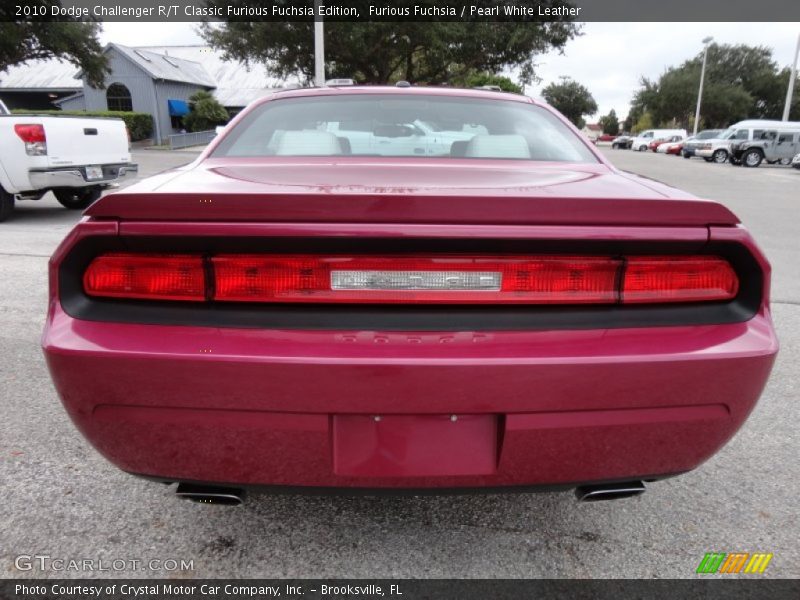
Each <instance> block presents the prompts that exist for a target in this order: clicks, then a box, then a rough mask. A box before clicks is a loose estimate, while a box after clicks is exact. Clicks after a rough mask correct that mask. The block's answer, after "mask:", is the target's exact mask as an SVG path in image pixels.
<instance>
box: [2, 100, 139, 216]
mask: <svg viewBox="0 0 800 600" xmlns="http://www.w3.org/2000/svg"><path fill="white" fill-rule="evenodd" d="M0 104H1V103H0ZM137 172H138V167H137V166H136V165H135V164H133V163H131V154H130V149H129V142H128V134H127V131H126V129H125V123H124V122H123V121H122V120H121V119H106V118H87V117H71V116H42V115H20V114H14V115H12V114H10V113H9V111H8V109H7V108H6V107H5V105H2V106H0V221H3V220H5V219H7V218H8V217H9V216H10V215H11V213H12V212H13V210H14V204H15V201H16V200H38V199H40V198H41V197H42V196H44V195H45V194H46V193H47V192H49V191H52V192H53V193H54V194H55V197H56V200H58V201H59V202H60V203H61V205H62V206H64V207H66V208H69V209H74V210H83V209H84V208H86V207H87V206H89V205H90V204H91V203H92V202H94V201H95V200H97V199H98V198H99V197H100V194H101V193H102V191H103V190H104V189H105V188H107V187H109V186H110V185H111V184H113V183H115V182H117V181H119V180H120V179H122V178H125V177H130V176H133V175H136V174H137Z"/></svg>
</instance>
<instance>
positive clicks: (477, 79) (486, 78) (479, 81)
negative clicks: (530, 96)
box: [453, 73, 523, 94]
mask: <svg viewBox="0 0 800 600" xmlns="http://www.w3.org/2000/svg"><path fill="white" fill-rule="evenodd" d="M453 83H454V84H455V85H460V86H463V87H467V88H474V87H481V86H484V85H496V86H497V87H499V88H500V89H501V90H503V91H504V92H512V93H514V94H521V93H522V92H523V89H522V86H520V85H517V84H516V83H514V82H513V81H512V80H511V79H509V78H508V77H504V76H503V75H492V74H491V73H471V74H469V75H468V76H467V77H465V78H464V79H463V80H459V81H454V82H453Z"/></svg>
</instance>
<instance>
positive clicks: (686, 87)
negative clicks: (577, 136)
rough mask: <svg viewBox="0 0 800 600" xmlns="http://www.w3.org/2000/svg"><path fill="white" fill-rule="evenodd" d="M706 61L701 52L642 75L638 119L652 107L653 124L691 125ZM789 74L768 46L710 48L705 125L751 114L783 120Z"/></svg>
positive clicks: (634, 104) (635, 102) (720, 124)
mask: <svg viewBox="0 0 800 600" xmlns="http://www.w3.org/2000/svg"><path fill="white" fill-rule="evenodd" d="M702 61H703V56H702V53H701V54H699V55H698V56H696V57H694V58H692V59H690V60H687V61H685V62H684V63H682V64H681V65H679V66H677V67H670V68H668V69H667V70H666V71H665V72H664V73H663V74H662V75H661V76H660V77H659V78H658V79H657V80H649V79H646V78H642V80H641V82H640V88H639V90H637V92H636V94H635V95H634V99H633V102H632V104H631V113H632V114H634V115H635V116H636V118H639V117H641V115H642V114H643V113H644V112H645V111H649V112H650V113H651V115H652V117H653V121H654V122H655V123H661V124H667V123H674V124H680V125H682V126H684V127H688V126H690V125H691V124H692V123H693V119H694V113H695V108H696V106H697V91H698V87H699V85H700V71H701V68H702ZM788 77H789V73H788V69H784V70H783V71H780V72H779V71H778V66H777V63H776V62H775V61H774V60H773V59H772V50H771V49H769V48H766V47H763V46H746V45H743V44H737V45H719V44H712V45H711V46H709V48H708V62H707V65H706V80H705V84H704V86H703V101H702V106H701V113H700V115H701V125H702V126H703V127H726V126H728V125H729V124H730V123H732V122H735V121H740V120H742V119H745V118H747V117H751V118H762V119H779V118H780V117H781V114H782V112H783V101H784V97H785V93H786V83H785V82H788ZM798 110H800V108H798Z"/></svg>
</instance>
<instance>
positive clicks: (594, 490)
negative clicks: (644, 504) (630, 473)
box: [575, 481, 645, 502]
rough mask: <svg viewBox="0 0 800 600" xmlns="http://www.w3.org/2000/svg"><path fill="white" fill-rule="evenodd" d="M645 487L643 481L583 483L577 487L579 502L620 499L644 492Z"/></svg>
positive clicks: (576, 492) (576, 495) (576, 493)
mask: <svg viewBox="0 0 800 600" xmlns="http://www.w3.org/2000/svg"><path fill="white" fill-rule="evenodd" d="M644 491H645V487H644V483H643V482H641V481H626V482H624V483H603V484H599V485H582V486H580V487H577V488H575V497H576V498H577V499H578V502H599V501H600V500H619V499H620V498H630V497H631V496H640V495H641V494H644Z"/></svg>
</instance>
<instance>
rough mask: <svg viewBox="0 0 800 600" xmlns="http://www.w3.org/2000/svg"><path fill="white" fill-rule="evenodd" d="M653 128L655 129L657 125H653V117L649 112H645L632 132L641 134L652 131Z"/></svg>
mask: <svg viewBox="0 0 800 600" xmlns="http://www.w3.org/2000/svg"><path fill="white" fill-rule="evenodd" d="M653 127H655V124H654V123H653V116H652V115H651V114H650V113H649V112H644V113H642V115H641V116H640V117H639V118H638V119H637V121H636V123H634V125H633V128H632V129H631V131H633V133H640V132H642V131H645V130H647V129H652V128H653Z"/></svg>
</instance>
